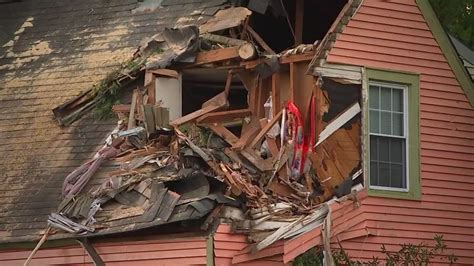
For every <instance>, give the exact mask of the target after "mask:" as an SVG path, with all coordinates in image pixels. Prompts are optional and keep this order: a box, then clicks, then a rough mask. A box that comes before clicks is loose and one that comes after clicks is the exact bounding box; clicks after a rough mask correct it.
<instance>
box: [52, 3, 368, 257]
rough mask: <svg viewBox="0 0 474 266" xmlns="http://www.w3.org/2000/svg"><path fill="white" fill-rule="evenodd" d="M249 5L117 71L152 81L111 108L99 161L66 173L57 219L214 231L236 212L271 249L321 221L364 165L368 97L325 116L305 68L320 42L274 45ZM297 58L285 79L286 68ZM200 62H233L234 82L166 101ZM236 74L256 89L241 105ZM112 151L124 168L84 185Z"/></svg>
mask: <svg viewBox="0 0 474 266" xmlns="http://www.w3.org/2000/svg"><path fill="white" fill-rule="evenodd" d="M250 14H251V12H250V11H249V10H247V9H245V8H241V7H237V8H229V9H226V10H222V11H219V12H218V13H217V14H216V15H215V18H214V19H211V20H210V21H208V22H207V23H205V24H203V25H201V26H200V27H199V29H198V28H197V27H196V26H188V27H182V28H178V29H167V30H165V31H164V32H163V33H161V34H159V35H157V36H154V37H153V38H152V39H151V40H148V41H147V42H146V43H145V44H144V45H143V46H142V47H140V49H139V50H138V51H137V53H136V54H135V57H134V61H132V62H139V65H136V64H132V65H133V67H131V68H130V69H129V70H130V71H129V72H127V71H126V70H127V69H122V70H123V71H122V72H120V71H119V72H118V77H119V79H120V82H124V80H125V79H130V80H134V79H137V77H139V74H140V73H144V82H145V84H144V86H143V87H142V88H137V89H135V90H134V91H133V94H132V97H131V102H130V103H129V104H118V105H114V106H113V111H114V112H115V113H116V114H117V116H118V118H119V122H118V125H117V127H116V129H115V130H114V131H113V132H112V133H111V134H110V136H109V137H108V139H107V141H106V144H105V145H104V147H103V148H102V149H101V150H100V151H99V152H98V153H97V154H96V155H95V156H94V158H93V159H92V160H90V161H88V162H86V163H85V164H84V165H82V166H81V167H79V168H78V169H76V170H75V171H74V172H72V173H71V174H70V175H68V176H67V177H66V180H65V182H64V187H63V196H64V200H63V202H62V203H61V204H60V206H59V208H58V210H57V212H56V213H53V214H51V215H50V217H49V220H48V222H49V224H50V226H52V227H54V228H58V229H61V230H64V231H67V232H70V233H75V234H90V235H97V234H106V233H112V232H119V231H121V230H119V229H116V228H118V227H120V226H126V229H127V230H128V231H130V230H137V229H141V228H147V227H151V226H157V225H163V224H169V223H174V222H179V221H187V220H200V221H201V229H207V228H208V227H209V225H210V224H211V223H213V222H214V221H218V220H219V219H227V220H230V221H232V222H233V225H234V229H235V231H238V232H245V233H248V234H249V235H250V239H252V240H254V241H256V242H259V244H258V245H257V249H262V248H265V247H266V246H268V245H270V244H272V243H273V242H275V241H277V240H278V239H283V238H291V237H294V236H297V235H299V234H302V233H304V232H306V231H308V230H311V229H313V228H315V227H316V226H319V225H320V224H321V223H322V222H323V221H324V219H325V217H326V215H327V213H328V207H327V205H326V204H324V202H326V201H327V200H329V199H331V198H332V197H334V196H338V197H340V196H344V195H346V194H349V193H350V192H351V188H352V186H353V183H354V182H353V180H355V179H357V178H358V177H359V176H360V175H361V173H362V172H361V170H359V168H360V122H359V119H358V118H357V117H356V116H357V115H358V114H359V113H360V106H359V103H357V102H356V103H351V104H350V105H348V106H344V110H343V112H341V113H340V114H337V115H335V116H333V117H331V119H326V118H325V117H324V115H325V114H326V113H327V112H328V110H329V109H330V107H329V106H330V97H329V96H328V93H327V92H326V91H325V90H323V89H322V88H321V85H322V79H316V78H314V77H312V76H309V75H306V68H307V67H308V65H309V60H310V59H311V58H312V57H314V55H315V49H313V48H314V47H313V45H302V46H299V47H297V48H295V49H291V50H288V51H284V52H282V53H280V54H275V52H273V51H272V49H271V48H270V47H269V46H268V45H267V44H266V43H265V42H264V41H263V39H261V38H260V37H259V36H258V34H257V33H256V32H255V31H253V30H252V29H251V28H250V26H249V25H248V16H249V15H250ZM230 18H232V19H230ZM236 27H237V28H238V29H241V32H240V33H237V31H236V30H235V28H236ZM222 31H225V32H226V34H225V35H217V34H215V32H222ZM236 37H239V38H236ZM203 47H206V48H207V50H205V51H203V49H204V48H203ZM284 64H286V65H285V66H283V65H284ZM288 65H289V72H288V76H289V79H291V81H290V82H289V84H288V86H287V87H285V86H284V85H283V81H281V82H280V80H278V78H279V77H280V76H281V75H284V74H282V73H284V71H286V67H287V66H288ZM193 68H204V69H216V70H225V73H226V74H225V75H226V77H225V85H223V87H222V89H221V92H220V93H218V94H217V95H215V96H214V97H212V98H211V99H208V100H207V101H205V102H204V103H203V104H202V105H201V108H200V109H198V110H195V111H193V112H191V113H188V114H186V115H184V116H181V115H180V114H181V107H180V106H179V107H178V109H179V110H175V109H176V106H175V105H169V104H168V103H166V101H165V102H163V97H165V96H163V95H160V92H162V91H166V92H167V93H168V92H169V93H170V94H171V95H172V96H173V97H175V96H174V95H175V94H173V93H175V90H174V89H175V88H176V86H180V82H179V81H180V78H181V75H182V72H184V71H186V70H189V69H193ZM282 69H285V70H284V71H282ZM285 73H286V72H285ZM236 78H237V79H240V81H241V82H242V84H243V85H244V86H245V89H246V90H247V103H248V107H246V108H244V109H241V108H240V109H239V108H235V106H232V105H231V104H230V102H229V94H230V92H231V87H232V83H233V82H234V80H235V79H236ZM158 79H159V80H161V82H159V84H158V83H157V80H158ZM281 80H283V78H281ZM111 84H112V85H113V86H114V87H113V88H114V90H115V89H116V88H115V87H116V84H117V80H107V82H105V83H103V84H102V87H101V88H100V93H97V90H95V91H94V93H85V94H83V95H81V96H80V97H78V98H76V99H74V100H72V101H70V102H68V103H66V104H64V105H62V106H60V107H58V108H56V109H55V110H54V113H55V116H56V118H57V119H58V121H60V123H61V124H63V125H66V124H68V123H72V122H73V121H74V120H75V119H78V118H79V117H80V116H81V115H82V114H83V113H84V112H85V110H88V109H89V108H90V107H91V106H95V105H97V104H98V103H99V102H100V99H99V98H101V97H107V92H109V91H110V90H111V89H110V87H111V86H112V85H111ZM297 86H301V87H297ZM176 97H178V98H179V97H181V94H178V96H176ZM179 101H181V99H179ZM177 113H178V114H177ZM348 153H352V155H353V154H356V155H353V156H352V157H350V156H349V155H347V154H348ZM349 157H350V158H349ZM105 160H110V161H112V162H113V164H114V165H115V166H116V167H117V168H118V169H117V170H116V171H113V172H110V173H109V174H108V176H109V177H108V179H107V180H106V181H105V182H103V183H102V184H101V185H100V186H98V187H94V188H92V189H90V190H88V191H83V190H84V188H85V187H86V184H87V183H88V181H89V180H90V179H91V177H92V176H93V175H94V174H95V173H96V171H97V170H98V169H99V168H100V166H101V164H102V163H103V162H104V161H105ZM114 228H115V229H114Z"/></svg>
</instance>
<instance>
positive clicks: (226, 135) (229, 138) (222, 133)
mask: <svg viewBox="0 0 474 266" xmlns="http://www.w3.org/2000/svg"><path fill="white" fill-rule="evenodd" d="M207 127H208V128H209V129H210V130H212V131H213V132H214V133H215V134H216V135H218V136H219V137H221V138H222V139H223V140H224V141H225V142H227V143H229V144H230V145H234V144H235V143H237V142H238V141H239V138H238V137H236V136H235V135H234V134H233V133H232V132H230V130H228V129H227V128H226V127H224V126H222V125H219V124H210V125H207Z"/></svg>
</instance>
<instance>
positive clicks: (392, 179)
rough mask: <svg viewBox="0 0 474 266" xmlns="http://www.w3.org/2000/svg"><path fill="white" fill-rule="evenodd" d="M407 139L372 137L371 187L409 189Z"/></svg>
mask: <svg viewBox="0 0 474 266" xmlns="http://www.w3.org/2000/svg"><path fill="white" fill-rule="evenodd" d="M405 143H406V140H405V139H401V138H392V137H381V136H374V135H372V136H370V185H372V186H380V187H392V188H407V181H406V172H405V171H406V163H405V162H406V157H405V156H406V155H405Z"/></svg>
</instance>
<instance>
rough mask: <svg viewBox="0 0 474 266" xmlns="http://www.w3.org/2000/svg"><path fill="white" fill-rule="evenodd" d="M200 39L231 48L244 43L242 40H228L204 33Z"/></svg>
mask: <svg viewBox="0 0 474 266" xmlns="http://www.w3.org/2000/svg"><path fill="white" fill-rule="evenodd" d="M201 38H203V39H206V40H209V41H212V42H216V43H221V44H225V45H231V46H241V45H242V44H244V43H246V42H245V41H243V40H239V39H235V38H229V37H226V36H222V35H217V34H211V33H204V34H202V35H201Z"/></svg>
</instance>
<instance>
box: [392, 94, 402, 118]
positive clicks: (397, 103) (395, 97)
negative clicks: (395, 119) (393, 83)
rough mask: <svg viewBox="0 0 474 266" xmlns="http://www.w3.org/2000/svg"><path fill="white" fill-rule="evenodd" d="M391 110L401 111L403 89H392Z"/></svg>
mask: <svg viewBox="0 0 474 266" xmlns="http://www.w3.org/2000/svg"><path fill="white" fill-rule="evenodd" d="M392 110H393V111H395V112H403V90H399V89H393V90H392Z"/></svg>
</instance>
